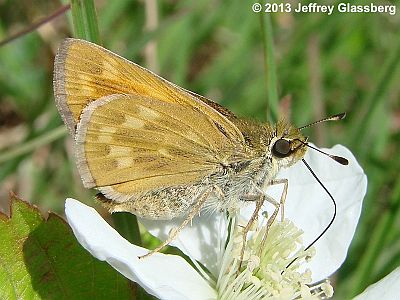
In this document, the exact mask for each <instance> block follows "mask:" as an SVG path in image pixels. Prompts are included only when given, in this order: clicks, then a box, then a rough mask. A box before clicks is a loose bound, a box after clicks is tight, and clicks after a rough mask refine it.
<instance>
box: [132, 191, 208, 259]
mask: <svg viewBox="0 0 400 300" xmlns="http://www.w3.org/2000/svg"><path fill="white" fill-rule="evenodd" d="M212 191H213V188H210V189H208V190H206V191H204V192H202V193H201V194H200V196H199V197H198V201H197V202H196V203H195V204H194V205H193V207H192V209H191V210H190V212H189V214H188V215H187V216H186V218H185V220H183V222H182V224H181V225H179V227H176V228H173V229H171V231H170V233H169V236H168V238H167V239H166V240H165V241H164V242H162V243H161V244H160V245H159V246H158V247H157V248H155V249H154V250H151V251H150V252H149V253H147V254H145V255H142V256H139V259H142V258H145V257H148V256H151V255H152V254H154V253H157V252H160V250H161V249H162V248H164V247H165V246H167V245H168V244H169V243H171V242H172V241H173V240H174V239H175V238H176V237H177V236H178V234H179V232H180V231H181V230H182V229H183V228H185V227H186V225H187V224H188V223H189V222H191V221H192V219H193V218H194V216H196V215H197V214H198V213H199V212H200V211H201V209H202V207H203V205H204V203H205V202H206V200H207V198H208V196H209V195H210V193H211V192H212Z"/></svg>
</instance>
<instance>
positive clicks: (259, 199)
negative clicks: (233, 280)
mask: <svg viewBox="0 0 400 300" xmlns="http://www.w3.org/2000/svg"><path fill="white" fill-rule="evenodd" d="M245 198H246V201H255V202H256V208H255V210H254V212H253V214H252V215H251V217H250V219H249V221H248V222H247V224H246V226H245V227H244V228H243V241H242V249H241V250H240V263H239V268H238V273H239V272H240V268H241V266H242V261H243V257H244V250H245V247H246V241H247V233H248V232H249V230H250V228H251V226H252V225H253V223H254V222H255V221H256V220H257V218H258V213H259V212H260V209H261V207H262V206H263V204H264V200H265V195H264V194H259V195H247V196H246V197H245Z"/></svg>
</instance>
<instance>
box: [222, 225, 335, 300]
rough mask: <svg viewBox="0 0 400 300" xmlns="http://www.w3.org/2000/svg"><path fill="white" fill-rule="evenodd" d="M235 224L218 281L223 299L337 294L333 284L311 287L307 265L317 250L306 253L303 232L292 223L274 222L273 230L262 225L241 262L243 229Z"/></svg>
mask: <svg viewBox="0 0 400 300" xmlns="http://www.w3.org/2000/svg"><path fill="white" fill-rule="evenodd" d="M234 223H236V220H235V219H232V227H231V228H233V230H232V232H231V234H230V239H229V242H228V244H227V246H226V249H225V252H224V255H223V258H222V261H221V269H220V270H221V271H220V274H219V278H218V280H217V286H216V288H217V291H218V298H219V299H222V300H225V299H237V300H240V299H242V300H253V299H254V300H256V299H324V298H329V297H331V296H332V295H333V288H332V286H331V285H330V283H329V281H325V282H322V283H319V284H314V285H310V283H311V271H310V270H309V269H307V268H305V266H304V264H305V263H306V262H308V261H309V260H310V259H311V258H312V257H313V256H314V254H315V249H314V248H313V247H311V248H310V249H307V250H306V251H304V246H303V244H302V234H303V232H302V231H301V230H299V229H298V228H297V227H296V226H295V225H294V224H293V223H292V222H291V221H289V220H287V219H285V220H284V221H283V222H274V223H273V224H272V225H271V227H270V228H269V230H268V228H267V226H265V225H263V224H262V226H257V229H256V230H255V231H252V232H249V233H248V235H247V236H248V238H247V242H246V246H245V249H244V257H243V261H242V262H241V263H240V252H241V250H242V241H243V228H242V227H240V226H238V225H236V224H234ZM267 230H268V232H267ZM267 233H268V234H267ZM264 236H266V239H265V241H264V242H263V238H264ZM262 245H265V246H264V247H263V246H262ZM239 267H240V270H239Z"/></svg>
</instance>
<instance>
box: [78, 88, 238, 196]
mask: <svg viewBox="0 0 400 300" xmlns="http://www.w3.org/2000/svg"><path fill="white" fill-rule="evenodd" d="M210 109H212V108H210ZM220 126H221V125H218V126H217V125H215V123H214V122H213V121H211V120H210V119H209V118H208V115H207V114H206V113H204V112H202V111H198V110H194V109H192V108H190V107H189V106H183V105H179V104H177V103H169V102H162V101H160V100H158V99H154V98H149V97H145V96H142V95H134V94H131V95H118V94H117V95H110V96H106V97H103V98H101V99H98V100H96V101H93V102H91V103H90V104H89V105H88V106H87V107H86V108H85V109H84V111H83V113H82V116H81V119H80V122H79V125H78V129H77V133H76V143H77V158H78V169H79V170H80V173H81V176H82V178H83V181H84V184H85V186H86V187H98V188H99V187H100V188H101V187H108V186H110V187H111V189H112V191H113V193H112V196H113V198H115V199H118V198H126V196H127V195H133V194H138V193H142V192H145V191H149V190H152V189H156V188H160V187H167V186H176V185H182V184H189V183H194V182H198V181H200V180H201V179H202V178H204V177H206V176H209V175H210V174H212V173H215V172H217V171H218V170H220V169H221V162H225V161H229V159H230V156H231V154H232V153H234V152H241V151H243V150H240V149H243V145H242V144H241V143H240V140H239V141H237V140H232V139H230V138H229V137H227V136H226V135H225V131H226V130H227V129H225V128H224V127H220ZM100 190H101V189H100ZM107 190H109V189H107ZM108 194H110V193H108Z"/></svg>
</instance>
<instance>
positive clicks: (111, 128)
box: [100, 126, 117, 133]
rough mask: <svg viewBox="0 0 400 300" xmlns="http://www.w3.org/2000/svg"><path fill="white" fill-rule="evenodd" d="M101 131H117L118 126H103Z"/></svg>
mask: <svg viewBox="0 0 400 300" xmlns="http://www.w3.org/2000/svg"><path fill="white" fill-rule="evenodd" d="M100 131H102V132H107V133H115V132H117V128H115V127H111V126H102V127H101V128H100Z"/></svg>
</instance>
